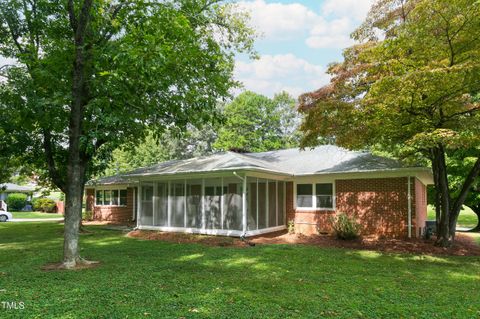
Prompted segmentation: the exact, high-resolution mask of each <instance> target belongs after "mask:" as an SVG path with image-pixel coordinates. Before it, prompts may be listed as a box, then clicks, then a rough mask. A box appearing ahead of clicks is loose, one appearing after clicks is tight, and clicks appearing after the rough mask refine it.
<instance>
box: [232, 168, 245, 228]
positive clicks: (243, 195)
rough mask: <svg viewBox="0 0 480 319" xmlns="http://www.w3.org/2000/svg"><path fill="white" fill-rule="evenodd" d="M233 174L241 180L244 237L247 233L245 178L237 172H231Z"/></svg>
mask: <svg viewBox="0 0 480 319" xmlns="http://www.w3.org/2000/svg"><path fill="white" fill-rule="evenodd" d="M233 175H235V176H236V177H238V178H239V179H241V180H242V182H243V189H242V224H243V225H242V226H243V235H242V237H245V236H246V235H247V178H246V177H241V176H240V175H238V174H237V172H233Z"/></svg>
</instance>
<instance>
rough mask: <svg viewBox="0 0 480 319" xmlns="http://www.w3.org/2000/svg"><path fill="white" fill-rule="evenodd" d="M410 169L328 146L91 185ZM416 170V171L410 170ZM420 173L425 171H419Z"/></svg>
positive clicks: (166, 167)
mask: <svg viewBox="0 0 480 319" xmlns="http://www.w3.org/2000/svg"><path fill="white" fill-rule="evenodd" d="M402 168H408V167H406V166H404V165H402V163H401V162H399V161H396V160H393V159H389V158H385V157H380V156H375V155H372V154H371V153H368V152H358V151H349V150H346V149H344V148H341V147H337V146H332V145H325V146H319V147H316V148H314V149H307V150H299V149H286V150H278V151H271V152H263V153H245V154H239V153H233V152H223V153H217V154H213V155H209V156H201V157H195V158H191V159H186V160H173V161H167V162H163V163H159V164H156V165H152V166H149V167H144V168H139V169H136V170H133V171H131V172H128V173H126V174H123V175H115V176H109V177H104V178H100V179H98V180H95V181H90V182H89V185H92V184H102V185H109V184H126V183H128V182H129V181H132V180H133V181H134V180H135V179H136V178H138V177H139V176H155V175H159V176H160V175H172V174H188V173H208V172H215V171H217V172H218V171H235V170H243V169H246V170H256V171H264V172H275V173H279V174H287V175H292V176H294V175H312V174H332V173H354V172H371V171H389V170H398V169H402ZM410 168H412V167H410ZM417 169H425V170H426V168H419V167H417Z"/></svg>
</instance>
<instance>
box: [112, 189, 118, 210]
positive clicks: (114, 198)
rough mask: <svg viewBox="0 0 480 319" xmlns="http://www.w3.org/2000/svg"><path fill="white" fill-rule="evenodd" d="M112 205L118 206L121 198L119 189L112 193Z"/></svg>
mask: <svg viewBox="0 0 480 319" xmlns="http://www.w3.org/2000/svg"><path fill="white" fill-rule="evenodd" d="M111 203H112V205H115V206H118V203H119V198H118V189H115V190H113V191H112V200H111Z"/></svg>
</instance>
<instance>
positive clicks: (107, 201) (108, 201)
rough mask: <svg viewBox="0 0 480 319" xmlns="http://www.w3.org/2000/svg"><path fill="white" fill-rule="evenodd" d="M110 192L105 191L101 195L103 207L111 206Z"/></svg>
mask: <svg viewBox="0 0 480 319" xmlns="http://www.w3.org/2000/svg"><path fill="white" fill-rule="evenodd" d="M111 200H112V191H105V193H104V195H103V205H112V202H111Z"/></svg>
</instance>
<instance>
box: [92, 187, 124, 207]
mask: <svg viewBox="0 0 480 319" xmlns="http://www.w3.org/2000/svg"><path fill="white" fill-rule="evenodd" d="M95 205H96V206H102V205H104V206H110V205H111V206H127V190H126V189H113V190H109V189H108V190H107V189H105V190H97V191H96V192H95Z"/></svg>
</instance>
